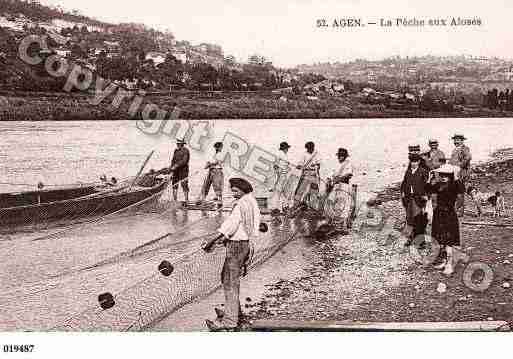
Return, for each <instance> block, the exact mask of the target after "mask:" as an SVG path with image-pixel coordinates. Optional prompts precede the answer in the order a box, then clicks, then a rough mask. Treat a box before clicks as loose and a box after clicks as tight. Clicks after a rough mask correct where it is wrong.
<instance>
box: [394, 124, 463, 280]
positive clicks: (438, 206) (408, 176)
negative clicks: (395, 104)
mask: <svg viewBox="0 0 513 359" xmlns="http://www.w3.org/2000/svg"><path fill="white" fill-rule="evenodd" d="M452 139H453V141H454V150H453V151H452V154H451V157H450V158H449V159H448V160H447V159H446V157H445V154H444V153H443V152H442V151H441V150H440V149H439V148H438V141H437V140H436V139H430V140H429V142H428V144H429V147H430V149H429V151H427V152H424V153H422V152H421V150H420V146H419V145H413V146H409V147H408V159H409V165H408V168H407V170H406V172H405V174H404V178H403V181H402V183H401V200H402V203H403V206H404V208H405V211H406V228H405V232H406V235H407V236H408V238H409V239H408V241H407V243H406V244H407V245H411V244H413V243H414V240H416V239H417V238H421V241H420V243H415V244H420V245H422V244H423V240H422V239H423V238H424V235H425V234H426V227H427V224H428V222H429V219H428V213H427V212H428V207H431V208H432V211H433V214H432V226H431V237H432V238H433V239H435V240H436V241H437V242H438V244H439V245H440V246H441V248H442V249H441V251H440V257H439V263H435V267H437V268H439V269H443V270H444V273H445V274H447V275H450V274H452V273H453V271H454V263H453V247H456V246H460V230H459V221H458V217H461V216H463V214H464V210H465V187H466V185H467V184H468V181H469V179H470V162H471V160H472V155H471V153H470V149H469V148H468V147H467V146H466V145H465V144H464V141H465V140H466V138H465V136H464V135H462V134H455V135H454V136H453V137H452Z"/></svg>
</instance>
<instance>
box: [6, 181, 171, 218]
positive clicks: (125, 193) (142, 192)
mask: <svg viewBox="0 0 513 359" xmlns="http://www.w3.org/2000/svg"><path fill="white" fill-rule="evenodd" d="M168 183H169V180H168V179H163V178H158V177H157V178H155V180H154V181H153V183H151V184H150V185H147V184H146V185H144V186H141V185H140V184H139V185H137V184H136V185H130V184H120V185H118V186H112V187H109V186H94V185H87V186H78V187H68V188H60V189H48V190H39V191H29V192H18V193H1V194H0V227H16V226H24V225H34V224H40V223H41V224H46V223H48V222H54V221H61V220H63V221H66V220H76V219H79V218H83V217H90V216H100V215H106V214H109V213H113V212H116V211H119V210H121V209H123V208H126V207H128V206H130V205H133V204H135V203H138V202H140V201H143V200H145V199H147V198H149V197H151V196H153V195H157V194H159V193H162V192H163V191H164V189H165V188H166V187H167V185H168Z"/></svg>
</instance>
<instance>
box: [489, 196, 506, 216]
mask: <svg viewBox="0 0 513 359" xmlns="http://www.w3.org/2000/svg"><path fill="white" fill-rule="evenodd" d="M490 200H491V203H492V205H493V206H494V208H493V216H494V217H502V215H503V214H504V211H505V210H506V204H505V202H504V196H503V195H502V194H501V193H500V192H499V191H497V192H495V196H492V197H491V198H490Z"/></svg>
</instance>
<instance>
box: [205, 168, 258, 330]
mask: <svg viewBox="0 0 513 359" xmlns="http://www.w3.org/2000/svg"><path fill="white" fill-rule="evenodd" d="M229 182H230V188H231V190H232V192H233V196H234V197H235V198H236V200H237V201H236V203H235V205H234V207H233V210H232V212H231V213H230V215H229V216H228V217H227V218H226V219H225V221H224V222H223V224H222V225H221V227H220V228H219V230H218V236H217V238H216V241H222V242H223V243H224V244H225V246H226V258H225V261H224V266H223V269H222V272H221V282H222V284H223V289H224V295H225V306H224V313H223V316H222V317H218V318H217V319H216V320H215V321H210V320H207V326H208V327H209V328H210V329H211V330H223V329H234V328H237V327H238V325H239V321H240V315H241V313H242V311H241V308H240V298H239V291H240V277H241V276H242V275H243V274H244V266H247V264H248V263H247V262H248V260H249V257H250V252H251V247H252V242H254V241H255V240H256V237H257V234H258V232H259V226H260V209H259V208H258V203H257V201H256V199H255V197H253V194H252V192H253V187H252V186H251V184H250V183H249V182H248V181H247V180H245V179H243V178H230V180H229Z"/></svg>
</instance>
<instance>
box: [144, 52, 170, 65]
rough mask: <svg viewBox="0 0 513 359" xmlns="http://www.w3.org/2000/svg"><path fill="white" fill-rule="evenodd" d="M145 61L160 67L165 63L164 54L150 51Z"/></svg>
mask: <svg viewBox="0 0 513 359" xmlns="http://www.w3.org/2000/svg"><path fill="white" fill-rule="evenodd" d="M145 60H152V61H153V63H154V64H155V65H160V64H161V63H163V62H165V61H166V54H164V53H163V52H157V51H150V52H148V53H147V54H146V57H145Z"/></svg>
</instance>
